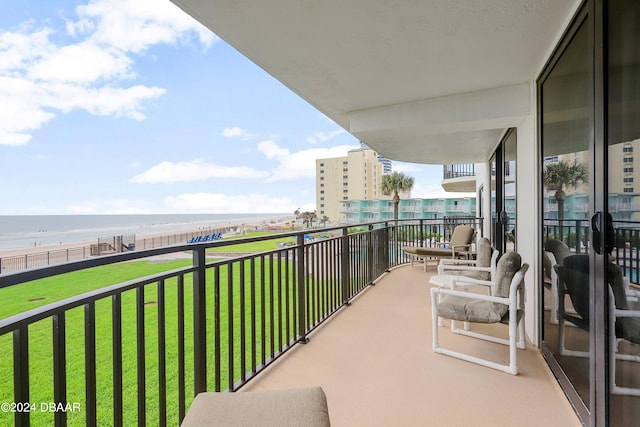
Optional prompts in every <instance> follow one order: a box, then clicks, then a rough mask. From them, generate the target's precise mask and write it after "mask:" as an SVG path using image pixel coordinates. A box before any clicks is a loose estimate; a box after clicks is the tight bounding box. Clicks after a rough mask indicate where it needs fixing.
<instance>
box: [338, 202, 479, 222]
mask: <svg viewBox="0 0 640 427" xmlns="http://www.w3.org/2000/svg"><path fill="white" fill-rule="evenodd" d="M341 213H342V215H343V217H344V224H360V223H364V222H375V221H391V220H393V219H394V218H393V201H391V200H348V201H345V202H344V203H343V207H342V211H341ZM475 216H476V198H475V197H452V198H437V199H400V203H399V205H398V219H405V220H409V219H443V218H451V217H475Z"/></svg>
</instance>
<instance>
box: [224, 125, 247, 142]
mask: <svg viewBox="0 0 640 427" xmlns="http://www.w3.org/2000/svg"><path fill="white" fill-rule="evenodd" d="M220 135H222V136H224V137H226V138H233V137H242V138H245V139H246V138H250V137H252V136H253V134H251V133H249V132H248V131H247V130H246V129H242V128H240V127H238V126H234V127H232V128H224V129H223V131H222V133H221V134H220Z"/></svg>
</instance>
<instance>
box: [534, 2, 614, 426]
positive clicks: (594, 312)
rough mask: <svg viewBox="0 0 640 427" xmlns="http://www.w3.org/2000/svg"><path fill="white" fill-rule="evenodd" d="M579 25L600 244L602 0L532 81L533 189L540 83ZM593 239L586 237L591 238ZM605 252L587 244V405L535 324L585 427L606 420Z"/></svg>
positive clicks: (586, 7)
mask: <svg viewBox="0 0 640 427" xmlns="http://www.w3.org/2000/svg"><path fill="white" fill-rule="evenodd" d="M582 24H585V25H587V28H588V33H589V36H588V37H589V40H590V54H591V65H592V67H591V68H590V75H589V81H590V82H591V83H592V90H591V93H590V94H589V97H590V98H589V105H590V108H589V122H590V123H589V126H590V134H591V135H590V141H589V144H590V152H591V153H590V157H591V168H590V174H589V175H590V176H589V178H590V180H589V183H590V184H589V186H590V196H589V203H590V205H591V208H592V209H591V211H592V213H594V215H593V217H592V219H594V220H595V222H596V224H595V225H596V226H597V227H598V228H599V230H601V231H600V233H601V236H600V239H597V240H599V242H600V246H602V242H605V241H607V238H608V236H607V235H606V233H607V229H606V227H605V226H604V218H605V215H604V213H606V212H607V211H608V197H607V163H608V156H607V152H608V150H607V145H606V142H607V141H606V125H607V123H606V113H607V111H606V99H607V98H606V85H605V82H606V78H607V73H606V61H605V58H606V37H605V34H606V15H605V1H604V0H585V1H584V3H583V4H582V6H581V7H580V9H579V10H578V12H577V13H576V15H575V17H574V19H573V21H572V23H571V24H570V25H569V27H568V29H567V30H566V31H565V33H564V34H563V35H562V37H561V39H560V40H561V41H560V42H559V44H558V45H557V46H556V49H555V50H554V52H553V54H552V56H551V57H550V58H549V60H548V61H547V64H546V65H545V67H544V69H543V71H542V73H541V74H540V76H539V77H538V79H537V82H536V83H537V102H536V105H537V115H538V120H537V126H538V142H539V143H538V151H539V153H538V156H539V162H538V164H539V166H538V176H539V187H540V188H541V189H542V188H543V185H542V160H543V152H542V143H543V142H542V135H543V133H542V131H543V129H542V106H543V102H544V99H543V96H542V84H543V83H544V81H545V79H546V78H547V77H548V75H549V74H550V72H551V70H552V69H553V67H554V65H555V64H556V63H557V62H558V60H559V58H560V57H561V56H562V54H563V53H564V51H565V49H566V48H567V46H569V44H570V43H571V41H572V39H573V36H574V35H575V34H576V32H577V30H578V29H579V27H580V25H582ZM538 200H539V218H544V212H543V206H544V203H543V194H542V190H541V191H540V192H539V194H538ZM537 232H538V236H539V239H540V241H542V240H541V239H542V236H543V228H542V221H539V222H538V230H537ZM594 240H596V239H593V238H592V241H594ZM539 252H540V253H539V254H538V257H539V258H538V260H539V263H538V265H539V266H540V272H539V277H544V275H543V272H542V266H543V260H542V251H539ZM605 252H606V251H604V250H602V248H590V250H589V257H590V265H591V267H590V274H589V286H590V288H591V290H592V292H591V293H590V296H591V301H590V307H591V310H590V319H589V322H590V325H589V329H590V331H591V333H590V334H589V341H590V342H589V352H590V359H589V360H590V366H589V384H590V386H589V394H590V395H589V403H588V407H587V406H586V405H585V404H584V403H583V401H582V399H581V398H580V396H579V395H578V393H577V391H576V390H575V388H574V387H573V385H572V383H571V381H570V380H569V378H568V377H567V375H566V374H565V373H564V371H563V370H562V368H561V366H560V364H559V363H558V361H557V360H556V359H555V356H554V355H553V353H552V352H551V351H550V350H549V349H548V348H547V347H546V346H545V342H544V316H542V315H541V316H539V319H538V321H539V328H538V330H539V331H540V332H539V333H540V336H539V340H540V342H541V351H542V354H543V356H544V358H545V360H546V361H547V363H548V364H549V366H550V368H551V370H552V371H553V373H554V375H555V376H556V377H557V379H558V382H559V383H560V385H561V387H562V389H563V390H564V391H565V393H566V395H567V397H568V398H569V400H570V401H571V403H572V404H573V405H574V408H575V409H576V411H577V413H578V415H579V417H580V418H581V419H582V421H583V422H584V423H585V424H586V425H588V426H605V425H607V423H608V419H609V413H608V412H609V399H608V396H609V386H608V384H609V363H611V361H609V360H608V359H609V358H608V346H609V342H608V340H607V336H608V322H607V321H606V319H607V311H608V310H607V303H608V297H609V295H608V291H607V288H608V287H607V286H599V284H602V283H606V280H607V278H606V261H607V260H606V258H607V257H606V254H605ZM537 290H538V297H539V299H538V300H539V301H540V303H539V304H540V307H539V310H540V311H539V312H540V313H544V307H543V305H544V298H543V292H544V286H543V285H542V284H541V283H540V284H539V285H538V289H537Z"/></svg>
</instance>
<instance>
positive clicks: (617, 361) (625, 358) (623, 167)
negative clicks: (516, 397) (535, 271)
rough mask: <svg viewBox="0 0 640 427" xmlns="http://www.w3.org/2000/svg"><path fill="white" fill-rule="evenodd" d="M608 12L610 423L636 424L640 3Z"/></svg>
mask: <svg viewBox="0 0 640 427" xmlns="http://www.w3.org/2000/svg"><path fill="white" fill-rule="evenodd" d="M606 12H607V24H608V25H607V27H606V28H607V39H608V49H607V53H606V70H607V80H606V83H607V84H606V88H607V90H606V93H607V103H606V110H607V133H606V137H607V144H606V150H607V157H608V160H607V173H606V175H607V176H606V178H607V179H606V182H607V204H608V207H607V212H608V215H610V216H611V217H610V218H611V227H610V231H613V236H610V237H609V239H608V241H607V242H605V243H607V244H606V245H605V252H607V253H610V260H611V263H610V264H609V265H608V268H607V273H608V276H609V277H608V283H609V284H610V288H611V290H612V295H610V296H612V297H613V298H610V299H609V301H608V305H607V307H608V309H609V316H608V317H607V319H608V320H609V322H608V323H607V328H606V329H607V330H608V331H609V336H610V337H611V341H610V342H609V350H610V353H609V367H610V369H609V373H610V381H609V408H610V411H609V425H611V426H631V425H638V424H639V423H640V311H638V310H640V305H639V302H638V301H639V298H638V297H639V294H638V290H640V287H638V283H639V282H640V280H639V277H638V272H639V271H640V270H639V269H640V263H639V261H640V256H639V255H638V250H639V249H640V49H639V48H638V42H639V41H640V2H638V1H637V0H625V1H620V0H619V1H611V2H608V5H607V9H606ZM636 163H638V165H637V166H636ZM608 215H607V217H609V216H608ZM622 277H623V278H624V279H623V280H622V281H621V280H620V278H622ZM634 312H635V314H634ZM623 316H631V317H623Z"/></svg>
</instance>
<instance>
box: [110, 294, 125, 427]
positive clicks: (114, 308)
mask: <svg viewBox="0 0 640 427" xmlns="http://www.w3.org/2000/svg"><path fill="white" fill-rule="evenodd" d="M111 324H112V327H111V341H112V350H111V351H112V358H113V388H112V394H113V425H114V426H122V425H123V424H124V420H123V415H122V414H123V406H122V403H123V398H122V295H121V294H119V293H118V294H115V295H113V296H112V297H111Z"/></svg>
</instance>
